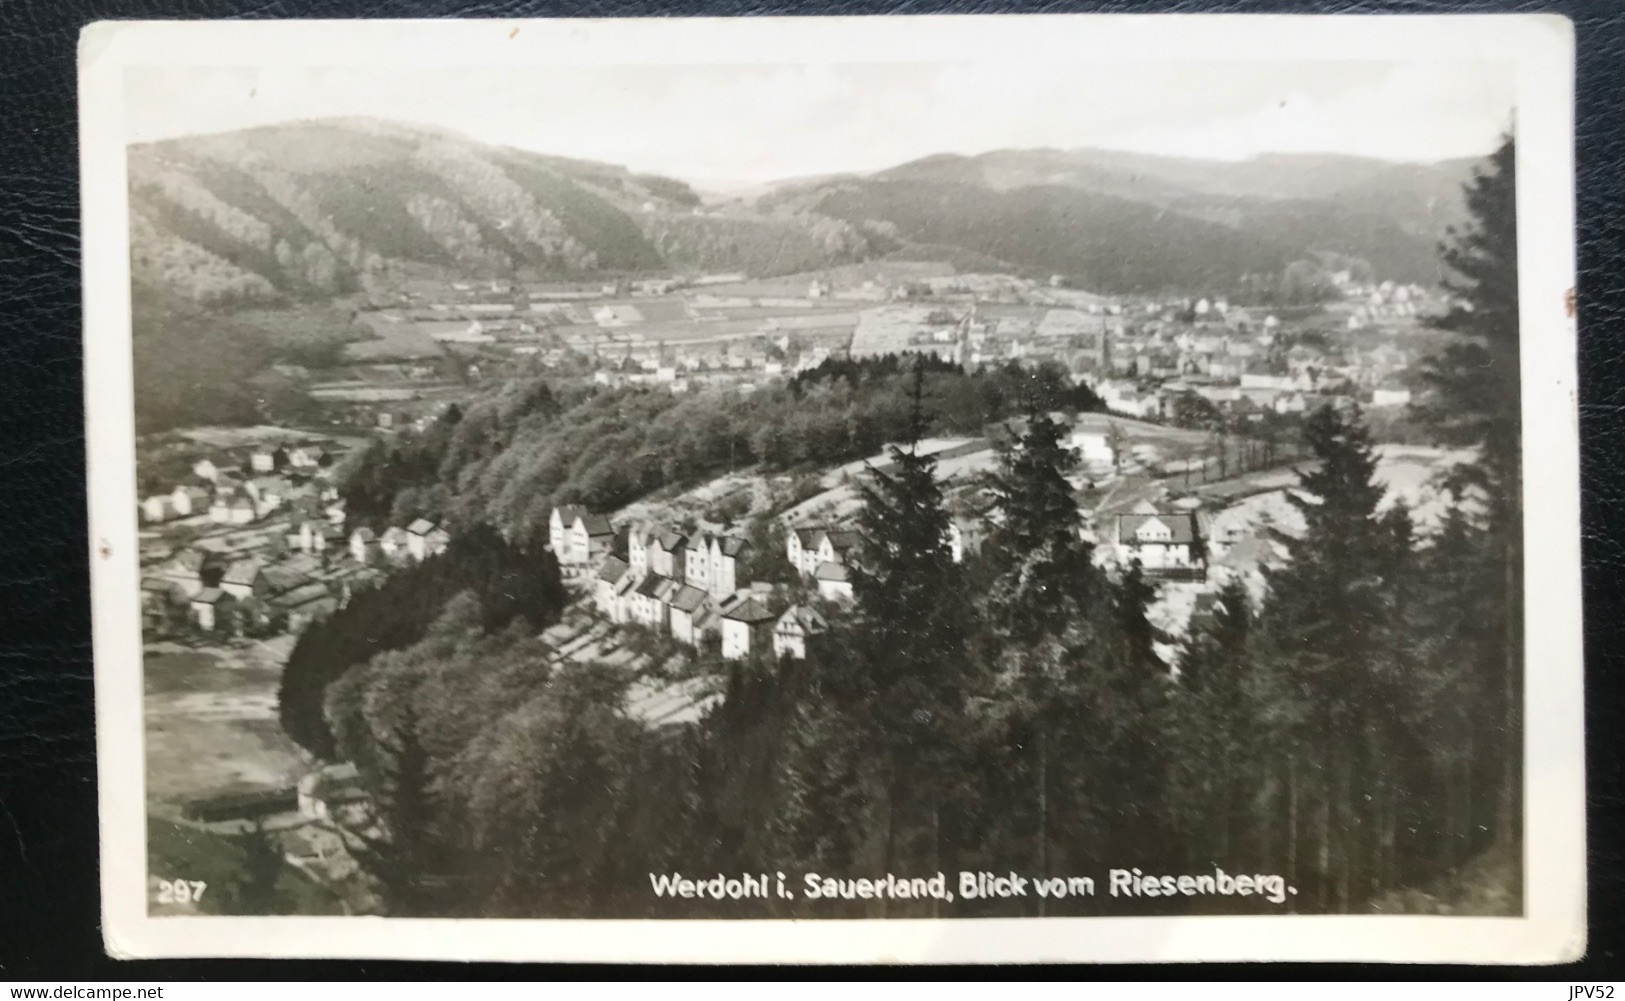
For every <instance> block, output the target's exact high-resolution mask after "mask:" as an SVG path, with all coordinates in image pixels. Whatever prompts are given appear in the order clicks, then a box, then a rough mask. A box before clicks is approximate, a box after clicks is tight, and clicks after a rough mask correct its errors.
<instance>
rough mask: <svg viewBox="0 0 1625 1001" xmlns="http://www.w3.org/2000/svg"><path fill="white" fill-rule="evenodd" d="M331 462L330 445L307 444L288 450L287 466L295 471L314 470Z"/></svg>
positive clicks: (331, 452) (321, 443) (322, 443)
mask: <svg viewBox="0 0 1625 1001" xmlns="http://www.w3.org/2000/svg"><path fill="white" fill-rule="evenodd" d="M332 461H333V451H332V447H331V443H326V442H307V443H305V444H303V445H295V446H294V447H293V448H290V449H288V465H290V466H292V467H293V468H295V469H306V470H314V469H320V468H321V467H323V466H326V465H329V464H330V463H331V462H332Z"/></svg>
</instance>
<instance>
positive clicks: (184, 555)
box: [170, 549, 208, 573]
mask: <svg viewBox="0 0 1625 1001" xmlns="http://www.w3.org/2000/svg"><path fill="white" fill-rule="evenodd" d="M206 562H208V556H207V555H206V554H205V553H204V552H203V550H201V549H182V550H181V551H180V552H178V553H176V554H175V558H174V559H172V560H171V561H170V563H171V565H172V566H174V568H175V569H176V570H185V571H187V572H189V573H198V572H200V571H201V570H202V569H203V565H204V564H205V563H206Z"/></svg>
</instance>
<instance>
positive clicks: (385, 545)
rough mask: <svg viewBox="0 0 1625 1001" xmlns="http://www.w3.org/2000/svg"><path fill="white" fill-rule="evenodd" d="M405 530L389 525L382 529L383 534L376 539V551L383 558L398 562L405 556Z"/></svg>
mask: <svg viewBox="0 0 1625 1001" xmlns="http://www.w3.org/2000/svg"><path fill="white" fill-rule="evenodd" d="M406 545H407V534H406V529H404V528H402V527H401V526H399V525H391V526H389V527H388V528H386V529H384V534H382V535H380V536H379V537H378V551H379V552H381V553H383V554H384V556H385V557H387V558H389V559H392V560H398V559H402V558H403V557H405V556H406V555H407V548H406Z"/></svg>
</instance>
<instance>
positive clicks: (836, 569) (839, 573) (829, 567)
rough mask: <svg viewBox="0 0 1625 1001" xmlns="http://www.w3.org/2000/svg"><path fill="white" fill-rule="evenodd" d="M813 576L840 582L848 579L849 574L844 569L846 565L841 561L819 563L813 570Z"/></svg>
mask: <svg viewBox="0 0 1625 1001" xmlns="http://www.w3.org/2000/svg"><path fill="white" fill-rule="evenodd" d="M813 576H814V577H817V578H818V579H819V580H828V581H837V582H840V583H845V582H846V581H847V580H849V579H850V575H849V574H848V573H847V571H846V566H845V565H844V564H841V563H820V564H818V569H817V571H815V572H814V574H813Z"/></svg>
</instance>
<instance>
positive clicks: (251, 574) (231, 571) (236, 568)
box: [220, 559, 265, 584]
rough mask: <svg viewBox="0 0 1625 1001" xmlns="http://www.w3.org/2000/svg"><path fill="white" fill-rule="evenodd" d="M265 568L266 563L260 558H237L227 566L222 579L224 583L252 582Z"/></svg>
mask: <svg viewBox="0 0 1625 1001" xmlns="http://www.w3.org/2000/svg"><path fill="white" fill-rule="evenodd" d="M264 569H265V564H263V563H261V562H260V561H259V560H253V559H249V560H236V561H234V562H233V563H232V564H231V565H230V566H228V567H226V575H225V576H224V577H222V578H220V581H221V583H223V584H252V583H254V578H256V577H258V576H259V575H260V572H261V571H262V570H264Z"/></svg>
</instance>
